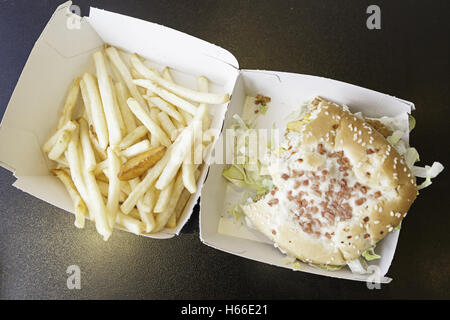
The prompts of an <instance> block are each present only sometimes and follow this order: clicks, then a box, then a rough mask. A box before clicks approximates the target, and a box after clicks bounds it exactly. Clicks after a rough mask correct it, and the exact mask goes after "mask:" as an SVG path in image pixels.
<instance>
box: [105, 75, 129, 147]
mask: <svg viewBox="0 0 450 320" xmlns="http://www.w3.org/2000/svg"><path fill="white" fill-rule="evenodd" d="M108 78H109V83H110V87H111V94H112V97H113V102H114V110H117V120H118V122H119V127H120V132H121V137H124V136H126V135H127V133H128V132H127V127H126V126H125V121H124V120H123V116H122V110H121V107H120V105H119V100H118V98H117V92H116V86H115V85H114V81H113V79H112V78H111V77H110V76H108ZM120 140H122V138H121V139H120Z"/></svg>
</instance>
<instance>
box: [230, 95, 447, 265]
mask: <svg viewBox="0 0 450 320" xmlns="http://www.w3.org/2000/svg"><path fill="white" fill-rule="evenodd" d="M406 130H407V129H406ZM404 134H407V132H406V133H405V132H404V130H401V128H400V127H399V126H398V125H396V122H395V120H394V119H391V118H387V117H384V118H381V119H370V118H365V117H364V116H363V115H362V114H361V113H357V114H353V113H352V112H350V110H349V109H348V108H347V107H346V106H340V105H338V104H336V103H334V102H332V101H327V100H325V99H323V98H321V97H316V98H314V99H313V100H312V101H311V102H309V103H308V104H307V105H305V106H304V107H303V108H302V110H301V112H300V113H299V114H298V117H297V119H296V120H295V121H291V122H289V123H288V124H287V130H286V133H285V139H284V142H283V148H282V150H281V151H280V152H272V153H271V154H270V156H269V158H270V161H268V165H267V168H266V172H265V176H264V178H262V181H266V180H270V182H271V183H270V184H268V183H267V182H266V183H265V184H264V185H265V187H266V188H265V191H266V192H262V193H261V190H259V197H257V198H256V199H254V200H252V201H248V203H245V204H242V205H240V209H241V210H242V212H243V214H244V215H245V220H246V221H247V223H248V224H249V225H250V226H252V227H253V228H255V229H257V230H258V231H260V232H261V233H263V234H264V235H265V236H266V237H268V238H269V239H270V240H272V241H273V242H274V244H275V246H276V247H278V248H279V249H280V250H281V251H282V252H284V253H286V254H288V255H290V256H292V257H295V258H296V259H298V260H301V261H303V262H306V263H309V264H312V265H318V266H324V267H326V268H328V267H329V268H330V269H332V268H334V267H340V266H344V265H349V266H350V267H351V268H352V270H356V271H358V272H363V270H362V269H361V267H360V266H361V263H360V261H361V259H360V258H361V256H364V257H366V258H368V260H370V259H374V258H377V257H378V256H377V255H375V254H374V251H373V249H374V248H375V246H376V244H377V243H378V242H379V241H380V240H382V239H383V238H384V237H385V236H387V235H388V234H389V233H390V232H392V231H394V230H395V229H397V228H399V226H400V224H401V222H402V220H403V219H404V218H405V216H406V214H407V212H408V210H409V208H410V207H411V205H412V203H413V202H414V200H415V199H416V196H417V194H418V192H417V189H418V186H417V183H416V175H417V176H420V177H424V178H427V180H426V181H425V182H424V184H422V185H421V187H423V186H426V185H428V184H429V183H430V179H431V177H434V176H436V175H437V173H439V172H440V171H441V170H442V169H443V167H442V165H440V164H439V163H435V164H434V165H433V167H426V168H419V167H415V166H414V162H415V161H416V160H418V154H417V151H416V150H415V149H414V148H409V146H408V145H407V144H406V143H405V142H404V141H402V140H401V137H402V136H403V135H404ZM266 162H267V161H266ZM241 169H242V170H241V172H242V171H244V174H243V175H244V176H246V177H247V176H249V172H245V169H246V167H245V165H244V167H243V168H241ZM228 170H233V168H229V169H228ZM421 171H424V172H421ZM227 173H229V172H227V171H224V176H225V177H226V178H229V174H227ZM234 178H236V175H235V176H234ZM229 180H230V181H233V179H229ZM234 180H236V179H234ZM247 180H248V178H247ZM427 181H428V183H427ZM241 186H242V184H241ZM355 266H356V267H355Z"/></svg>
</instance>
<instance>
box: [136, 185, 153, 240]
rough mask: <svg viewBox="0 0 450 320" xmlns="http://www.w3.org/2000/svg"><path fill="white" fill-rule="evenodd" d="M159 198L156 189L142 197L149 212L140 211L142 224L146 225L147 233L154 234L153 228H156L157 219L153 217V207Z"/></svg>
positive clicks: (150, 190) (151, 189)
mask: <svg viewBox="0 0 450 320" xmlns="http://www.w3.org/2000/svg"><path fill="white" fill-rule="evenodd" d="M156 198H157V192H156V190H155V189H154V188H150V189H149V190H148V191H147V192H146V193H145V194H144V196H143V197H142V203H143V204H144V206H145V207H146V208H148V209H149V210H148V211H146V210H140V211H139V215H140V218H141V220H142V222H144V223H145V232H146V233H150V232H152V230H153V228H155V217H154V216H153V212H152V211H153V207H154V206H155V202H156Z"/></svg>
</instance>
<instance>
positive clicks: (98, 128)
mask: <svg viewBox="0 0 450 320" xmlns="http://www.w3.org/2000/svg"><path fill="white" fill-rule="evenodd" d="M83 81H84V85H85V86H86V93H87V99H88V101H89V106H90V110H91V117H92V131H93V133H95V134H94V135H95V138H96V139H97V140H98V145H99V149H100V150H106V147H107V146H108V141H109V138H108V128H107V126H106V119H105V114H104V112H103V106H102V100H101V98H100V92H99V91H98V86H97V81H96V79H95V78H94V76H92V75H91V74H90V73H87V72H86V73H85V74H84V75H83Z"/></svg>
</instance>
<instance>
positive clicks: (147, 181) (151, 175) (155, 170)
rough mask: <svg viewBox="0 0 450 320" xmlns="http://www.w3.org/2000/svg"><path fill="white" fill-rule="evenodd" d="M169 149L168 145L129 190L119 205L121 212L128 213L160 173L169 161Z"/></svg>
mask: <svg viewBox="0 0 450 320" xmlns="http://www.w3.org/2000/svg"><path fill="white" fill-rule="evenodd" d="M170 149H171V148H170V147H169V148H168V149H167V151H166V153H165V154H164V156H163V157H162V158H161V160H159V161H158V162H157V163H156V164H155V165H154V166H153V167H152V168H151V169H150V170H148V172H147V175H146V176H145V177H144V179H142V181H141V182H140V183H139V184H138V185H136V187H135V188H133V190H132V191H131V192H130V194H129V195H128V198H127V199H126V200H125V201H124V203H122V205H121V206H120V209H121V210H122V212H123V213H125V214H128V213H129V212H130V211H131V210H132V209H133V207H134V206H135V205H136V203H137V202H138V200H139V199H140V198H141V197H142V196H143V195H144V193H145V192H146V191H147V190H148V188H150V186H151V185H152V184H153V182H154V181H155V180H156V179H157V178H158V176H159V175H160V174H161V172H162V170H163V169H164V167H165V166H166V164H167V162H169V158H170V154H171V152H170Z"/></svg>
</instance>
